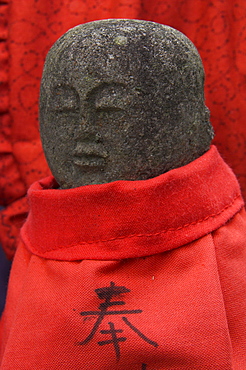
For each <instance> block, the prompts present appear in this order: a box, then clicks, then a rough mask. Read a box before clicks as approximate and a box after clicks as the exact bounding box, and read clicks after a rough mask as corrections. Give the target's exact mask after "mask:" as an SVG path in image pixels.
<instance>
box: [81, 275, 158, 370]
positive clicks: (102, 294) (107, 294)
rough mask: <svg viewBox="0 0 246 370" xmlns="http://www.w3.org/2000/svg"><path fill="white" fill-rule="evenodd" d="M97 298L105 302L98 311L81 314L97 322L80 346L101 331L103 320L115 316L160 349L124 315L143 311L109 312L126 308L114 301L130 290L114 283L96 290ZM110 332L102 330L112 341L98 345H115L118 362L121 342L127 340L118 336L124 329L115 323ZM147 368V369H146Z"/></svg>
mask: <svg viewBox="0 0 246 370" xmlns="http://www.w3.org/2000/svg"><path fill="white" fill-rule="evenodd" d="M95 292H96V294H97V296H98V298H99V299H101V300H104V302H103V303H101V304H100V305H99V307H98V309H99V310H98V311H84V312H81V313H80V315H81V316H85V317H87V316H91V315H93V316H97V320H96V322H95V324H94V326H93V327H92V330H91V332H90V334H89V335H88V336H87V337H86V338H85V339H84V340H83V341H82V342H79V344H80V345H83V344H87V343H89V342H90V341H91V340H92V338H93V337H94V335H95V334H96V332H97V330H98V329H99V326H100V325H101V323H102V321H103V319H104V318H105V316H109V315H110V316H114V315H122V320H123V322H124V323H125V324H126V325H127V326H128V327H129V328H130V329H131V330H133V331H134V332H135V333H136V334H137V335H138V336H139V337H140V338H141V339H143V340H144V341H145V342H147V343H149V344H150V345H152V346H154V347H158V344H157V343H156V342H154V341H152V340H150V339H149V338H147V337H146V336H145V335H144V334H143V333H142V332H141V331H140V330H139V329H137V328H136V327H135V326H134V325H133V324H132V323H131V322H130V321H129V320H128V318H127V317H125V316H124V315H129V314H139V313H141V312H142V310H139V309H138V310H109V308H110V307H113V306H124V305H125V302H124V301H121V300H115V301H112V299H113V298H114V297H117V296H120V295H121V294H123V293H129V292H130V289H127V288H126V287H124V286H117V285H115V283H114V282H111V283H110V285H109V286H107V287H103V288H99V289H96V290H95ZM108 325H109V330H101V331H100V333H101V334H105V335H110V337H111V339H108V340H102V341H99V342H98V344H99V345H100V346H103V345H106V344H113V346H114V350H115V354H116V358H117V360H119V359H120V345H119V343H120V342H125V341H126V340H127V338H126V337H124V336H118V333H122V332H123V330H122V329H116V328H115V325H114V323H113V322H108ZM144 366H145V367H144ZM142 368H143V369H146V365H145V364H143V366H142Z"/></svg>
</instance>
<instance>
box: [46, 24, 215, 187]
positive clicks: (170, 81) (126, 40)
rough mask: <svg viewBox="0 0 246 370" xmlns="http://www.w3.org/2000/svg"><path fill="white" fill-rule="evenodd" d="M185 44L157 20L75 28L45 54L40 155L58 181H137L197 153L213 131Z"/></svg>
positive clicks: (193, 56) (195, 58)
mask: <svg viewBox="0 0 246 370" xmlns="http://www.w3.org/2000/svg"><path fill="white" fill-rule="evenodd" d="M203 85H204V71H203V66H202V62H201V59H200V56H199V54H198V52H197V50H196V48H195V46H194V45H193V44H192V43H191V41H190V40H189V39H188V38H187V37H186V36H184V35H183V34H182V33H180V32H179V31H177V30H175V29H173V28H171V27H168V26H164V25H161V24H157V23H153V22H148V21H137V20H122V19H109V20H102V21H96V22H90V23H86V24H82V25H79V26H77V27H75V28H73V29H71V30H69V31H68V32H67V33H65V34H64V35H63V36H62V37H61V38H60V39H59V40H58V41H57V42H56V43H55V44H54V45H53V47H52V48H51V50H50V51H49V53H48V55H47V58H46V63H45V67H44V71H43V77H42V82H41V93H40V132H41V138H42V142H43V148H44V152H45V155H46V158H47V161H48V164H49V166H50V168H51V171H52V173H53V175H54V176H55V178H56V180H57V182H58V183H59V185H60V187H61V188H73V187H77V186H81V185H88V184H98V183H105V182H111V181H116V180H144V179H148V178H151V177H155V176H158V175H160V174H162V173H164V172H167V171H169V170H171V169H173V168H176V167H180V166H182V165H185V164H187V163H189V162H191V161H192V160H194V159H196V158H197V157H199V156H200V155H202V154H203V153H204V152H206V151H207V150H208V148H209V146H210V142H211V139H212V136H213V131H212V128H211V125H210V122H209V111H208V109H207V107H206V106H205V104H204V92H203V89H204V86H203Z"/></svg>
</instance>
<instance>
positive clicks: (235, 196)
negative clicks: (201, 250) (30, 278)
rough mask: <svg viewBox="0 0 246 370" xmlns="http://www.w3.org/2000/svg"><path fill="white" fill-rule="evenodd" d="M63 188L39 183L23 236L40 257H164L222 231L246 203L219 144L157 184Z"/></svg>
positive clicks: (151, 181) (33, 188) (31, 194)
mask: <svg viewBox="0 0 246 370" xmlns="http://www.w3.org/2000/svg"><path fill="white" fill-rule="evenodd" d="M55 187H57V185H56V182H55V180H54V178H53V177H48V178H45V179H43V180H41V181H39V182H36V183H34V184H33V185H32V186H31V188H30V190H29V193H28V195H29V201H30V207H31V209H30V213H29V216H28V218H27V221H26V223H25V225H24V226H23V228H22V231H21V235H22V239H23V241H24V243H25V244H26V246H27V248H28V249H29V250H30V251H31V252H32V253H34V254H36V255H38V256H41V257H44V258H51V259H58V260H70V261H71V260H81V259H100V260H115V259H123V258H131V257H141V256H148V255H152V254H156V253H161V252H164V251H167V250H170V249H173V248H177V247H180V246H182V245H184V244H187V243H189V242H192V241H193V240H195V239H198V238H200V237H202V236H204V235H206V234H207V233H210V232H212V231H214V230H216V229H217V228H218V227H220V226H222V225H223V224H225V223H226V222H227V221H228V220H229V219H230V218H231V217H233V216H234V214H235V213H237V212H238V211H239V210H240V209H241V207H242V206H243V200H242V198H241V195H240V189H239V185H238V183H237V180H236V178H235V176H234V174H233V173H232V171H231V170H230V169H229V167H228V166H227V165H226V164H225V162H224V161H223V160H222V158H221V157H220V155H219V153H218V151H217V149H216V148H215V147H214V146H212V147H211V149H210V150H209V151H208V152H207V153H205V154H204V155H203V156H202V157H200V158H198V159H196V160H195V161H193V162H192V163H189V164H188V165H186V166H184V167H180V168H178V169H175V170H172V171H169V172H168V173H165V174H163V175H161V176H158V177H156V178H153V179H149V180H145V181H116V182H112V183H108V184H101V185H88V186H81V187H79V188H74V189H68V190H59V189H55Z"/></svg>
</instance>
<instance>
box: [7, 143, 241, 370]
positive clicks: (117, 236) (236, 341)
mask: <svg viewBox="0 0 246 370" xmlns="http://www.w3.org/2000/svg"><path fill="white" fill-rule="evenodd" d="M29 201H30V208H31V210H30V214H29V216H28V219H27V221H26V223H25V225H24V227H23V228H22V231H21V241H20V244H19V247H18V249H17V252H16V255H15V259H14V262H13V267H12V272H11V277H10V284H9V292H8V297H7V304H6V307H5V312H4V315H3V318H2V322H1V337H2V347H1V367H0V368H1V369H3V370H12V369H16V370H18V369H20V370H22V369H23V370H24V369H25V370H28V369H35V370H45V369H47V370H53V369H64V370H65V369H77V370H113V369H114V370H126V369H130V370H164V369H169V370H170V369H176V370H182V369H186V370H191V369H196V370H202V369H203V370H205V369H206V370H207V369H213V370H232V369H233V370H245V369H246V215H245V211H244V208H243V200H242V198H241V195H240V190H239V186H238V183H237V180H236V178H235V176H234V175H233V173H232V171H231V170H230V169H229V167H228V166H227V165H226V164H225V163H224V161H223V160H222V159H221V157H220V155H219V154H218V152H217V150H216V148H215V147H211V149H210V150H209V151H208V152H207V153H205V154H204V155H203V156H202V157H200V158H198V159H197V160H195V161H194V162H192V163H190V164H188V165H186V166H184V167H181V168H178V169H175V170H172V171H170V172H168V173H166V174H163V175H161V176H158V177H156V178H154V179H149V180H146V181H133V182H131V181H117V182H113V183H108V184H101V185H89V186H84V187H83V186H82V187H79V188H74V189H68V190H60V189H57V184H56V182H55V180H54V178H52V177H49V178H46V179H44V180H42V181H39V182H37V183H34V184H33V185H32V186H31V188H30V190H29Z"/></svg>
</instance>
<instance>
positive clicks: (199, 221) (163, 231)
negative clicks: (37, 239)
mask: <svg viewBox="0 0 246 370" xmlns="http://www.w3.org/2000/svg"><path fill="white" fill-rule="evenodd" d="M238 198H241V195H240V194H238V195H237V196H236V197H235V198H234V199H233V200H232V202H231V203H230V204H228V205H226V206H225V207H224V208H223V209H222V210H220V211H219V212H217V213H214V214H212V215H209V216H206V217H205V218H203V219H201V220H198V221H193V222H191V223H188V224H185V225H183V226H179V227H177V228H169V229H166V230H162V231H159V232H157V233H151V234H133V235H127V236H118V237H116V238H112V239H107V240H95V241H87V242H81V243H76V244H71V245H66V246H59V247H56V248H53V249H49V250H48V251H46V252H44V253H45V254H47V253H49V252H51V251H54V250H58V249H62V248H66V249H68V248H73V247H76V246H78V245H87V244H97V243H107V242H111V241H114V240H122V239H130V238H135V237H143V236H144V237H151V236H157V235H161V234H165V233H167V232H169V231H178V230H182V229H184V228H187V227H189V226H192V225H197V224H199V223H202V222H204V221H207V220H208V219H210V218H213V217H217V216H219V215H220V214H221V213H223V212H224V211H226V210H227V209H228V208H230V207H232V205H233V204H234V203H235V201H236V200H237V199H238ZM242 207H243V204H242V206H241V207H240V209H241V208H242ZM26 238H27V239H28V240H29V242H30V239H29V237H28V236H27V235H26ZM31 244H32V243H31ZM34 249H35V250H37V249H36V248H35V247H34Z"/></svg>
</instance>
